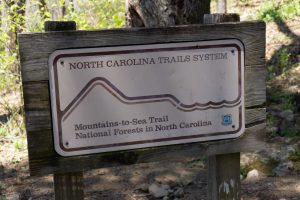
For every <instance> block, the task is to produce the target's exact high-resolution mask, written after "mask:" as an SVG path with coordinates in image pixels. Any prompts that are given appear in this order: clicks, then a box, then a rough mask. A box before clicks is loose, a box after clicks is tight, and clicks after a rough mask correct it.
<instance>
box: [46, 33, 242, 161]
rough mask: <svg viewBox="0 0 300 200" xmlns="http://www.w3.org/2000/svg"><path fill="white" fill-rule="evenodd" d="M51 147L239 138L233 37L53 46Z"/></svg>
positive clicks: (61, 150)
mask: <svg viewBox="0 0 300 200" xmlns="http://www.w3.org/2000/svg"><path fill="white" fill-rule="evenodd" d="M49 72H50V74H49V75H50V76H49V81H50V89H51V91H50V94H51V104H52V120H53V135H54V144H55V150H56V151H57V153H58V154H60V155H62V156H73V155H82V154H91V153H99V152H111V151H119V150H126V149H137V148H144V147H154V146H164V145H172V144H181V143H191V142H199V141H209V140H219V139H228V138H236V137H239V136H240V135H241V134H242V133H243V132H244V126H245V117H244V112H245V111H244V46H243V44H242V43H241V42H240V41H239V40H234V39H231V40H216V41H199V42H184V43H167V44H151V45H133V46H117V47H101V48H83V49H67V50H57V51H55V52H53V53H52V54H51V56H50V58H49Z"/></svg>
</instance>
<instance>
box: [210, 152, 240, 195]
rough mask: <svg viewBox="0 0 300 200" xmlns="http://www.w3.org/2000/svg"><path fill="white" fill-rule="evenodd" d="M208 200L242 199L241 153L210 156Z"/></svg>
mask: <svg viewBox="0 0 300 200" xmlns="http://www.w3.org/2000/svg"><path fill="white" fill-rule="evenodd" d="M207 178H208V179H207V180H208V200H232V199H234V200H240V199H241V196H240V195H241V192H240V189H241V180H240V153H239V152H238V153H232V154H225V155H224V154H223V155H217V156H210V157H209V158H208V177H207Z"/></svg>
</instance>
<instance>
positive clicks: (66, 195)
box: [54, 172, 84, 200]
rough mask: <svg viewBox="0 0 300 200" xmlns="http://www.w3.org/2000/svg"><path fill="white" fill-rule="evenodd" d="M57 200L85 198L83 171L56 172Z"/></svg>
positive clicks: (55, 187)
mask: <svg viewBox="0 0 300 200" xmlns="http://www.w3.org/2000/svg"><path fill="white" fill-rule="evenodd" d="M54 193H55V200H69V199H70V200H83V199H84V195H83V173H82V172H73V173H66V174H54Z"/></svg>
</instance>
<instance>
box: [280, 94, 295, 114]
mask: <svg viewBox="0 0 300 200" xmlns="http://www.w3.org/2000/svg"><path fill="white" fill-rule="evenodd" d="M281 104H282V108H283V110H293V109H294V106H295V96H294V94H288V95H285V96H284V97H283V98H281Z"/></svg>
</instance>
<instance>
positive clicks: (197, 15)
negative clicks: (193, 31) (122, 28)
mask: <svg viewBox="0 0 300 200" xmlns="http://www.w3.org/2000/svg"><path fill="white" fill-rule="evenodd" d="M126 7H127V13H126V21H127V26H128V27H163V26H174V25H184V24H201V23H202V21H203V15H204V14H209V13H210V0H127V1H126Z"/></svg>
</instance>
